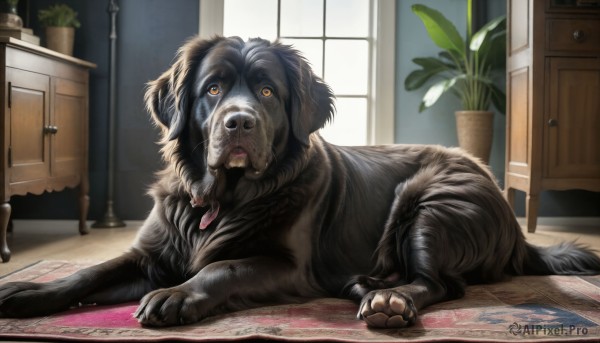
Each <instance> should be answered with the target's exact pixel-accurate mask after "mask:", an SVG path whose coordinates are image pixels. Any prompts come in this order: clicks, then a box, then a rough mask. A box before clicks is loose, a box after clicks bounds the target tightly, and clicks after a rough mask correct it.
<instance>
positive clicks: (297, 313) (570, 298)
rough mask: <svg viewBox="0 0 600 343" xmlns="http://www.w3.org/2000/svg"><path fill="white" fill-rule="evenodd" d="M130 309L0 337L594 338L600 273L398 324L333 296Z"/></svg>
mask: <svg viewBox="0 0 600 343" xmlns="http://www.w3.org/2000/svg"><path fill="white" fill-rule="evenodd" d="M82 267H83V266H82V265H77V264H72V263H69V262H59V261H41V262H38V263H36V264H34V265H32V266H29V267H27V268H25V269H22V270H20V271H18V272H14V273H12V274H9V275H6V276H3V277H0V284H1V283H5V282H8V281H23V280H28V281H38V282H46V281H50V280H53V279H56V278H59V277H63V276H66V275H69V274H72V273H73V272H74V271H76V270H78V269H80V268H82ZM135 309H136V304H135V303H129V304H123V305H119V306H91V307H84V308H78V309H73V310H69V311H66V312H63V313H60V314H56V315H53V316H48V317H40V318H32V319H0V341H2V340H6V339H19V340H24V339H35V340H42V339H43V340H59V341H102V342H109V341H129V342H134V341H136V342H140V341H143V342H152V341H167V340H169V341H171V340H179V341H188V342H202V341H205V342H206V341H210V342H213V341H232V340H243V339H246V340H251V339H252V340H282V341H298V342H307V341H334V342H404V341H407V342H437V341H472V342H499V341H509V342H510V341H517V342H530V341H532V342H554V341H557V340H561V341H571V340H574V341H588V342H600V276H593V277H574V276H571V277H565V276H545V277H538V276H526V277H516V278H513V279H512V280H511V281H508V282H503V283H497V284H492V285H479V286H471V287H469V288H468V289H467V293H466V296H465V297H464V298H463V299H459V300H454V301H448V302H444V303H441V304H437V305H434V306H431V307H429V308H427V309H426V310H424V311H422V313H421V314H420V316H419V319H418V321H417V323H416V325H415V326H413V327H411V328H408V329H402V330H371V329H368V328H367V327H366V326H365V325H364V323H363V322H361V321H358V320H356V319H355V317H354V316H355V313H356V311H357V305H355V304H354V303H352V302H349V301H346V300H339V299H320V300H315V301H311V302H308V303H305V304H297V305H283V306H271V307H263V308H258V309H253V310H247V311H241V312H236V313H232V314H228V315H221V316H218V317H214V318H209V319H206V320H204V321H202V322H200V323H197V324H194V325H187V326H182V327H174V328H164V329H150V328H144V327H141V326H140V325H139V324H138V323H137V321H136V320H135V319H134V318H133V317H132V315H131V314H132V313H133V312H134V311H135Z"/></svg>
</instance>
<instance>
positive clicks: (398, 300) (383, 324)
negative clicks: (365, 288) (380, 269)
mask: <svg viewBox="0 0 600 343" xmlns="http://www.w3.org/2000/svg"><path fill="white" fill-rule="evenodd" d="M358 317H359V318H360V319H363V320H364V321H365V322H366V323H367V325H369V326H371V327H377V328H403V327H407V326H410V325H412V324H414V323H415V321H416V320H417V310H416V309H415V306H414V305H413V302H412V300H411V299H410V298H409V297H406V296H404V295H402V294H400V293H398V292H395V291H392V290H378V291H373V292H371V293H369V294H367V295H366V296H365V297H364V298H363V300H362V303H361V305H360V310H359V312H358Z"/></svg>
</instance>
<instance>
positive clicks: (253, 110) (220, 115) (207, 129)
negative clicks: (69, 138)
mask: <svg viewBox="0 0 600 343" xmlns="http://www.w3.org/2000/svg"><path fill="white" fill-rule="evenodd" d="M332 98H333V95H332V93H331V90H330V89H329V87H328V86H327V85H326V84H325V83H323V81H322V80H321V79H320V78H319V77H317V76H316V75H315V74H314V73H313V72H312V70H311V68H310V66H309V64H308V63H307V62H306V60H305V59H304V58H303V57H302V56H301V55H300V54H299V53H298V52H297V51H296V50H294V49H292V48H291V47H289V46H286V45H283V44H280V43H270V42H268V41H265V40H262V39H252V40H249V41H247V42H244V41H242V40H241V39H239V38H235V37H234V38H223V37H216V38H213V39H211V40H201V39H193V40H191V41H189V42H188V43H187V44H185V45H184V46H183V47H182V48H181V49H180V50H179V52H178V54H177V57H176V60H175V62H174V64H173V65H172V67H171V68H170V69H169V70H167V71H166V72H165V73H163V74H162V75H161V76H160V77H159V78H158V79H157V80H155V81H153V82H151V83H150V84H149V87H148V90H147V92H146V103H147V107H148V109H149V111H150V112H151V114H152V116H153V118H154V120H155V121H156V123H157V124H158V125H159V126H161V127H162V129H163V143H164V144H165V147H168V148H167V149H163V153H164V154H165V155H168V156H165V157H166V158H167V159H168V160H171V162H175V163H176V164H179V165H181V166H183V165H185V166H186V167H181V168H180V169H185V170H180V171H179V173H180V175H182V176H184V177H188V178H192V179H194V180H188V181H189V182H191V183H194V182H196V181H198V180H199V179H203V180H204V182H205V183H206V182H207V180H208V181H211V180H212V179H214V178H218V177H221V178H223V177H225V176H226V175H227V174H228V173H236V175H242V176H241V177H245V178H247V179H260V178H261V177H262V176H263V175H264V174H265V173H266V171H267V170H269V169H270V168H277V167H276V166H275V164H276V163H274V162H275V161H278V160H280V159H282V158H284V155H285V154H286V151H287V150H288V149H289V148H290V146H294V147H295V148H298V147H299V148H305V147H308V146H309V145H310V140H309V136H310V135H311V134H312V133H313V132H315V131H316V130H318V129H320V128H321V127H323V126H324V125H325V123H326V122H327V121H328V120H330V119H331V116H332V113H333V104H332ZM174 158H175V160H176V161H172V160H173V159H174ZM184 174H185V175H184ZM209 174H210V175H209ZM203 187H205V188H206V187H207V186H206V185H204V186H203ZM207 192H208V191H207V190H206V189H204V190H200V193H204V197H205V196H206V193H207ZM193 193H194V192H193ZM192 196H198V194H192ZM200 197H203V196H202V195H200Z"/></svg>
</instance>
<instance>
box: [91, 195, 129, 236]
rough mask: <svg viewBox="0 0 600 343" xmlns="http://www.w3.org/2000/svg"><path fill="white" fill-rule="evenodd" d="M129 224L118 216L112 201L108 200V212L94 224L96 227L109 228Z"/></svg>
mask: <svg viewBox="0 0 600 343" xmlns="http://www.w3.org/2000/svg"><path fill="white" fill-rule="evenodd" d="M124 226H127V224H125V222H123V221H122V220H121V219H119V218H117V216H116V215H115V212H114V211H113V206H112V201H108V203H107V209H106V213H105V214H104V218H102V219H100V220H98V221H96V222H95V223H94V224H92V227H93V228H94V229H108V228H115V227H124Z"/></svg>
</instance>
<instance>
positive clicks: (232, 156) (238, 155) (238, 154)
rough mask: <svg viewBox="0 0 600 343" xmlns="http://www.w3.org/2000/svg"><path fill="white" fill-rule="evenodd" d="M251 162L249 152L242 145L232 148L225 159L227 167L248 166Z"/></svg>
mask: <svg viewBox="0 0 600 343" xmlns="http://www.w3.org/2000/svg"><path fill="white" fill-rule="evenodd" d="M249 164H250V158H249V157H248V153H247V152H246V150H244V149H243V148H241V147H236V148H233V150H231V152H230V153H229V154H228V156H227V160H226V161H225V168H227V169H231V168H246V167H248V165H249Z"/></svg>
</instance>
